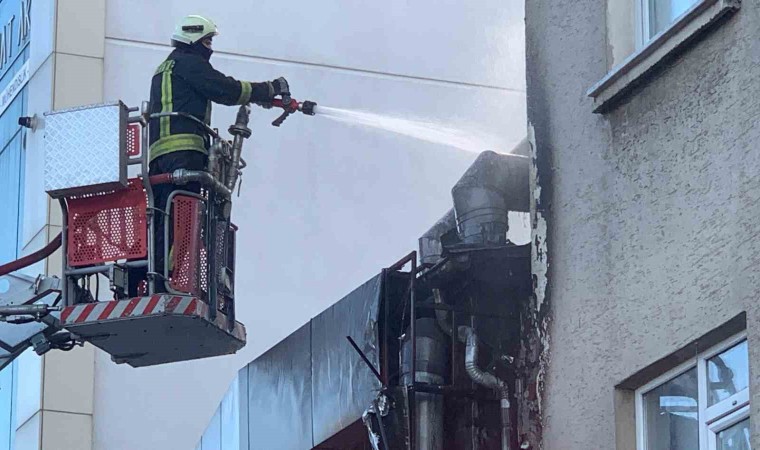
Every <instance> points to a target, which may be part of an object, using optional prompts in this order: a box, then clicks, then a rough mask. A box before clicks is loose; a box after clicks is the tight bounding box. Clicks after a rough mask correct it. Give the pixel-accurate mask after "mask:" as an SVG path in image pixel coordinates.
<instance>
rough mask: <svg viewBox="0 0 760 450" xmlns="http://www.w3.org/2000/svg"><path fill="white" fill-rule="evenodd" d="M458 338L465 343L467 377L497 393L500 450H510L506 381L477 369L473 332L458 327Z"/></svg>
mask: <svg viewBox="0 0 760 450" xmlns="http://www.w3.org/2000/svg"><path fill="white" fill-rule="evenodd" d="M459 338H460V339H462V340H464V341H465V342H466V344H465V345H466V349H465V356H464V367H465V370H466V371H467V375H469V376H470V378H471V379H472V381H474V382H475V383H476V384H479V385H481V386H484V387H487V388H489V389H494V390H496V391H498V392H499V397H500V399H501V450H510V446H509V428H510V424H509V386H508V385H507V382H506V381H504V380H502V379H500V378H497V377H496V376H495V375H493V374H492V373H489V372H485V371H483V370H481V369H480V368H479V367H478V336H477V335H476V334H475V330H473V329H472V328H470V327H459Z"/></svg>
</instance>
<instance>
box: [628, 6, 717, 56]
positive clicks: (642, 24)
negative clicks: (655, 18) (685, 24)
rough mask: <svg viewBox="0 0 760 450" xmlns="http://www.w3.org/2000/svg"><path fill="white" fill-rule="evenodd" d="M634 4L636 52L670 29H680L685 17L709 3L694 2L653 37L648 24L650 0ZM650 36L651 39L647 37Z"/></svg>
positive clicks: (649, 20) (649, 21)
mask: <svg viewBox="0 0 760 450" xmlns="http://www.w3.org/2000/svg"><path fill="white" fill-rule="evenodd" d="M634 1H635V2H636V27H635V31H636V50H637V51H638V50H641V49H643V48H644V47H646V46H647V45H649V43H650V42H651V41H654V40H655V39H657V38H658V37H659V36H660V35H661V34H666V33H668V32H669V31H670V29H671V28H675V27H680V23H681V22H682V21H684V20H687V17H689V16H691V15H693V14H694V11H695V10H697V9H700V8H702V7H703V5H702V4H703V3H707V2H710V0H696V1H695V2H694V4H693V5H691V6H689V7H688V8H687V9H686V11H684V12H683V13H681V14H680V15H679V16H678V17H676V18H675V19H673V21H672V22H670V23H669V24H668V26H667V27H665V28H663V29H662V30H661V31H660V32H659V33H657V34H655V35H654V36H652V35H651V31H652V30H651V29H650V23H651V18H650V16H649V2H650V1H651V0H634ZM649 36H651V37H649Z"/></svg>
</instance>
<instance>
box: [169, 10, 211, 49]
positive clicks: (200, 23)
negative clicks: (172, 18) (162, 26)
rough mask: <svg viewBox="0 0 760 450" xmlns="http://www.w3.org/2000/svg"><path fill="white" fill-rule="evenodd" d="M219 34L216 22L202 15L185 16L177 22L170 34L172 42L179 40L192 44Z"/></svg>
mask: <svg viewBox="0 0 760 450" xmlns="http://www.w3.org/2000/svg"><path fill="white" fill-rule="evenodd" d="M218 34H219V31H217V28H216V24H215V23H214V22H213V21H211V20H210V19H207V18H205V17H203V16H195V15H193V16H187V17H184V18H183V19H182V20H180V22H179V23H178V24H177V28H175V29H174V34H172V44H174V43H176V42H181V43H183V44H188V45H192V44H195V43H196V42H198V41H200V40H201V39H203V38H206V37H208V36H216V35H218Z"/></svg>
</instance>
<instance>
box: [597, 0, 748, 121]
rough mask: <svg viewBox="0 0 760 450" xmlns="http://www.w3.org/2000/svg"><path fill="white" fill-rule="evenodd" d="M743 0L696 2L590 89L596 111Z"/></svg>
mask: <svg viewBox="0 0 760 450" xmlns="http://www.w3.org/2000/svg"><path fill="white" fill-rule="evenodd" d="M740 4H741V1H740V0H703V1H701V2H700V3H698V4H696V5H694V6H693V7H692V8H691V9H690V10H689V11H688V12H686V13H685V14H684V15H683V16H681V18H680V19H678V20H677V21H676V22H675V23H673V25H671V26H670V28H668V29H666V30H664V31H662V32H661V33H659V34H658V35H656V36H655V37H654V38H652V40H651V41H649V43H647V44H646V45H645V46H644V48H642V49H640V50H637V51H636V52H635V53H634V54H633V55H631V56H629V57H628V58H627V59H626V60H625V61H623V62H622V63H621V64H620V65H618V66H616V67H614V68H613V69H612V70H610V72H609V73H608V74H607V75H605V77H604V78H602V79H601V80H599V82H598V83H596V84H595V85H594V86H592V87H591V89H589V90H588V92H587V94H588V96H589V97H592V98H593V99H594V112H596V113H604V112H605V111H607V110H609V109H610V107H611V106H612V105H613V104H614V103H615V102H616V101H617V100H618V99H620V97H622V96H623V95H624V94H625V93H626V92H628V91H629V90H630V89H631V88H632V87H634V86H635V85H636V84H637V83H638V82H639V81H641V79H642V78H643V77H644V76H645V75H647V74H648V73H649V72H650V71H651V70H652V69H654V68H655V67H656V66H657V64H658V63H659V62H661V61H662V60H663V59H665V58H666V57H668V56H671V55H673V54H675V53H676V52H678V51H680V50H681V49H682V48H683V47H684V45H685V44H687V43H688V42H689V41H691V40H692V39H693V38H695V37H697V36H699V35H700V34H702V33H704V32H705V31H706V30H707V29H708V28H709V27H710V26H711V25H713V24H714V23H715V22H717V21H718V20H719V19H721V18H722V17H723V16H725V15H726V14H729V13H731V12H733V11H736V10H737V9H739V6H740Z"/></svg>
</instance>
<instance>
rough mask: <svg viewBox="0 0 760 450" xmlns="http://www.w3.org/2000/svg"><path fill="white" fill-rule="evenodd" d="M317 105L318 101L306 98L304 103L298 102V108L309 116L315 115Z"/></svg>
mask: <svg viewBox="0 0 760 450" xmlns="http://www.w3.org/2000/svg"><path fill="white" fill-rule="evenodd" d="M316 106H317V102H312V101H310V100H304V101H303V102H302V103H299V104H298V110H299V111H301V112H302V113H304V114H306V115H307V116H313V115H314V114H315V113H314V108H315V107H316Z"/></svg>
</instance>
